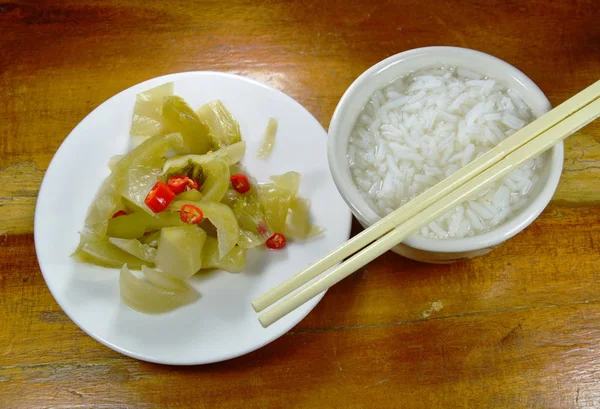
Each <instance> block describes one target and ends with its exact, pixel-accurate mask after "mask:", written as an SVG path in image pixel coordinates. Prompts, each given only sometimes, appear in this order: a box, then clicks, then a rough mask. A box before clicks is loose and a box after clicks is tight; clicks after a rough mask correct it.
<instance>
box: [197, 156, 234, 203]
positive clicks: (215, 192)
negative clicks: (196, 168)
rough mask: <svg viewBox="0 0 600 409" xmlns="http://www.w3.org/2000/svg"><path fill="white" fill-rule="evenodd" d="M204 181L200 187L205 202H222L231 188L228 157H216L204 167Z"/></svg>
mask: <svg viewBox="0 0 600 409" xmlns="http://www.w3.org/2000/svg"><path fill="white" fill-rule="evenodd" d="M202 169H203V172H204V176H205V179H204V183H202V187H201V188H200V193H202V196H203V197H202V201H203V202H220V201H221V199H223V196H225V193H227V189H228V188H229V164H228V163H227V160H226V159H223V158H219V157H217V158H214V159H213V160H211V161H210V162H207V163H205V164H204V165H203V167H202Z"/></svg>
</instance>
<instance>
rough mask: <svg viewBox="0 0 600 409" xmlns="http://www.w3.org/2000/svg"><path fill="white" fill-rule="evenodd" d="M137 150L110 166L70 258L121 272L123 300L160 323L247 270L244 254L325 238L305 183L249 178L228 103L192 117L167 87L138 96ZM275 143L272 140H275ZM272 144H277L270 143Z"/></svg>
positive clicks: (293, 176) (295, 177) (285, 177)
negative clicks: (197, 281)
mask: <svg viewBox="0 0 600 409" xmlns="http://www.w3.org/2000/svg"><path fill="white" fill-rule="evenodd" d="M130 134H131V137H132V145H133V146H134V148H133V149H132V150H131V151H130V152H129V153H127V154H125V155H120V156H115V157H112V158H111V159H110V160H109V163H108V166H109V168H110V170H111V173H110V175H109V176H108V177H107V178H106V180H105V181H104V182H103V183H102V185H101V186H100V188H99V189H98V193H97V194H96V197H95V199H94V201H93V203H92V204H91V206H90V208H89V210H88V213H87V216H86V219H85V224H84V228H83V230H82V231H81V232H80V242H79V245H78V247H77V249H76V250H75V252H74V253H73V255H72V258H73V259H74V260H76V261H78V262H82V263H92V264H95V265H98V266H103V267H108V268H119V269H120V276H119V285H120V292H121V298H122V300H123V301H124V302H125V303H126V304H127V305H128V306H129V307H131V308H133V309H135V310H137V311H140V312H144V313H162V312H166V311H170V310H173V309H175V308H178V307H180V306H183V305H186V304H189V303H191V302H193V301H195V300H196V299H198V293H197V292H196V290H195V289H194V288H193V287H192V286H191V285H190V284H189V282H188V280H189V279H190V278H191V277H192V276H193V275H195V274H196V273H198V272H201V271H205V270H209V269H218V270H225V271H227V272H230V273H239V272H242V271H243V270H244V265H245V260H246V253H247V252H248V251H252V249H254V248H258V247H260V246H265V247H267V248H269V249H273V250H279V249H282V248H284V247H285V246H286V245H288V244H289V242H293V241H299V240H305V239H308V238H310V237H313V236H316V235H319V234H320V233H321V232H322V230H321V229H320V228H318V227H317V226H314V225H312V224H311V222H310V216H309V203H308V201H306V200H305V199H303V198H301V197H299V196H298V188H299V185H300V174H299V173H297V172H293V171H290V172H287V173H284V174H281V175H274V176H271V177H270V179H269V180H268V181H266V182H265V183H261V184H259V183H258V182H257V181H256V180H255V179H254V178H253V177H252V176H251V175H250V174H249V172H248V171H247V169H245V168H244V166H243V165H242V160H243V157H244V154H245V151H246V143H245V142H244V141H243V140H242V136H241V133H240V127H239V124H238V122H237V121H236V120H235V118H234V117H233V116H232V115H231V113H230V112H229V111H228V110H227V108H226V107H225V106H224V104H223V103H222V102H221V101H212V102H209V103H207V104H206V105H204V106H202V107H200V108H199V109H198V110H194V109H192V108H191V107H190V106H189V105H188V104H187V103H186V102H185V101H184V100H183V99H182V98H181V97H179V96H176V95H174V93H173V83H166V84H163V85H160V86H158V87H155V88H152V89H150V90H148V91H145V92H142V93H140V94H138V95H137V97H136V101H135V107H134V114H133V120H132V124H131V129H130ZM271 139H272V138H271ZM271 144H272V140H271Z"/></svg>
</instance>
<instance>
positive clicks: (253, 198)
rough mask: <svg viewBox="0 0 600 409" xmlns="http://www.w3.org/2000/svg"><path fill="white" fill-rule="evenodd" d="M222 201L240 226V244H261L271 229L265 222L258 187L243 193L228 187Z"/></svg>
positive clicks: (244, 245)
mask: <svg viewBox="0 0 600 409" xmlns="http://www.w3.org/2000/svg"><path fill="white" fill-rule="evenodd" d="M223 203H224V204H226V205H227V206H229V207H231V209H232V210H233V214H234V215H235V217H236V219H237V221H238V224H239V226H240V231H241V232H242V233H240V241H239V244H240V246H243V247H245V248H251V247H255V245H260V244H263V243H264V242H265V241H266V240H267V239H268V238H269V237H270V236H271V234H272V231H271V229H270V228H269V225H268V224H267V222H266V219H265V215H264V213H263V210H262V207H261V204H260V196H259V195H258V189H255V188H252V189H250V191H248V192H247V193H244V194H240V193H237V192H236V191H235V190H233V189H230V190H228V191H227V194H226V195H225V197H224V198H223ZM243 231H247V233H245V232H243ZM257 239H258V241H257ZM257 243H258V244H257Z"/></svg>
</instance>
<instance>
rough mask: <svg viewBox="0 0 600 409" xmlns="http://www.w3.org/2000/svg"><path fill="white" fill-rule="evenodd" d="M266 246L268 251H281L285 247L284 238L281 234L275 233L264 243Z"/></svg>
mask: <svg viewBox="0 0 600 409" xmlns="http://www.w3.org/2000/svg"><path fill="white" fill-rule="evenodd" d="M266 245H267V247H268V248H270V249H275V250H277V249H281V248H284V247H285V236H284V235H283V234H281V233H275V234H274V235H272V236H271V237H269V239H268V240H267V242H266Z"/></svg>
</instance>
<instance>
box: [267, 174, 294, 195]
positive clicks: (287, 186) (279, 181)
mask: <svg viewBox="0 0 600 409" xmlns="http://www.w3.org/2000/svg"><path fill="white" fill-rule="evenodd" d="M269 179H271V180H272V181H273V183H275V186H277V187H278V188H280V189H284V190H287V191H289V192H290V193H291V194H292V197H296V195H297V194H298V188H299V187H300V174H299V173H298V172H293V171H292V172H286V173H284V174H283V175H273V176H271V177H270V178H269Z"/></svg>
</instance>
